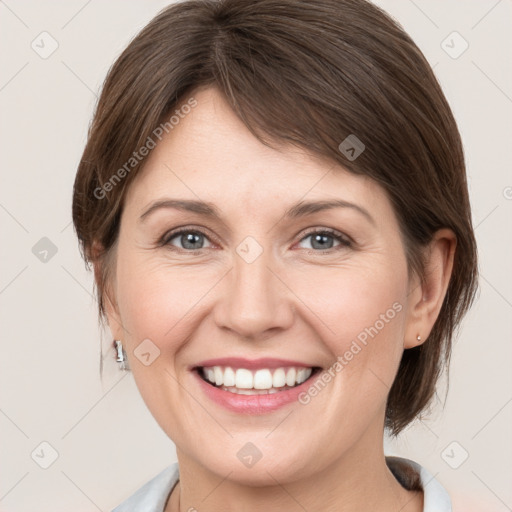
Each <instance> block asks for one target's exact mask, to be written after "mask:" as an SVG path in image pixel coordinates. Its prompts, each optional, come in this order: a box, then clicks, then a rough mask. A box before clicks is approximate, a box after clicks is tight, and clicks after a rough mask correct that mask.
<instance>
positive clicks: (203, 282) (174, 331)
mask: <svg viewBox="0 0 512 512" xmlns="http://www.w3.org/2000/svg"><path fill="white" fill-rule="evenodd" d="M117 270H118V279H117V283H118V284H117V295H118V303H119V309H120V313H121V317H122V320H123V324H124V327H125V330H126V331H127V337H128V338H129V339H130V340H131V344H132V346H133V348H134V347H135V345H136V344H137V343H140V341H142V340H143V339H145V338H149V339H151V340H152V341H154V343H155V344H157V345H158V346H160V348H164V347H162V345H163V344H164V343H165V345H166V346H165V350H167V351H169V350H171V351H173V350H174V351H175V350H177V349H178V348H179V345H180V344H181V343H182V342H183V340H185V339H186V336H187V332H186V331H187V325H188V328H190V325H189V324H190V319H191V318H192V316H195V315H196V314H197V312H198V311H200V310H201V306H202V304H203V302H204V298H205V297H206V295H207V294H208V291H209V290H210V289H211V288H212V286H213V285H214V284H215V282H216V280H218V276H217V274H215V272H214V270H212V269H210V270H208V271H206V270H204V269H203V270H200V269H199V268H197V269H194V268H183V267H181V266H180V265H179V264H176V263H173V264H169V263H168V262H166V261H165V260H163V259H162V258H144V257H141V256H140V255H134V256H133V257H132V258H126V259H125V260H124V261H122V262H119V264H118V269H117ZM214 274H215V275H214ZM174 340H175V341H174Z"/></svg>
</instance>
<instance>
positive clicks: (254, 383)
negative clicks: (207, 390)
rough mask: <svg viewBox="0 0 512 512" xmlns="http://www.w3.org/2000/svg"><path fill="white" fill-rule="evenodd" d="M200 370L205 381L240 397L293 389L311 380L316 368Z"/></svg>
mask: <svg viewBox="0 0 512 512" xmlns="http://www.w3.org/2000/svg"><path fill="white" fill-rule="evenodd" d="M198 370H199V374H200V376H201V377H202V378H203V379H204V380H206V381H207V382H209V383H210V384H212V385H214V386H216V387H218V388H220V389H222V390H223V391H228V392H230V393H237V394H239V395H265V394H272V393H278V392H281V391H286V390H288V389H293V388H294V387H296V386H298V385H300V384H302V383H303V382H305V381H306V380H307V379H309V377H310V376H311V375H312V373H313V370H314V368H304V367H295V366H292V367H281V368H275V369H270V368H260V369H257V370H249V369H247V368H232V367H230V366H225V367H223V366H209V367H201V368H199V369H198Z"/></svg>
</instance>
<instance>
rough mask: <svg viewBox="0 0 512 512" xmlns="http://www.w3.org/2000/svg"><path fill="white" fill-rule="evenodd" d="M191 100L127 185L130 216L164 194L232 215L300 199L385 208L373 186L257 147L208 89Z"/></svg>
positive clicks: (317, 162)
mask: <svg viewBox="0 0 512 512" xmlns="http://www.w3.org/2000/svg"><path fill="white" fill-rule="evenodd" d="M192 97H193V98H194V99H195V100H196V101H197V104H196V106H195V107H194V108H191V109H190V110H189V112H188V113H187V114H186V115H182V117H181V118H180V120H179V122H178V123H177V124H175V125H174V126H173V128H172V129H171V130H170V131H169V133H167V134H165V135H164V136H163V138H162V140H161V141H160V142H158V144H157V145H156V147H155V148H154V149H153V150H152V151H151V153H150V155H149V156H148V158H147V161H146V163H145V165H144V169H143V170H142V171H141V172H140V174H139V175H138V176H137V178H136V179H135V180H134V181H133V183H132V184H131V186H130V189H129V191H128V196H127V201H126V203H127V204H130V205H132V206H134V207H135V208H136V209H137V210H139V211H140V209H142V208H143V207H144V206H145V205H147V203H148V202H150V201H152V200H155V199H157V198H159V197H163V196H168V195H172V196H173V197H176V196H179V197H186V198H190V199H196V200H197V199H200V200H204V201H213V202H215V203H217V204H219V205H222V207H225V208H226V209H228V208H229V207H230V206H234V207H236V208H237V209H238V211H239V212H240V211H241V210H240V208H241V207H243V209H244V210H247V211H256V210H259V211H261V210H262V209H269V208H272V209H276V208H281V209H285V208H287V206H288V205H289V204H292V203H296V202H297V201H299V200H301V199H302V200H330V199H343V200H345V201H351V202H355V203H359V204H366V205H367V206H372V205H373V209H375V208H376V207H378V206H380V207H384V208H386V207H387V208H390V205H389V203H388V204H386V202H387V198H386V197H385V194H384V191H383V190H382V189H381V187H380V186H379V185H377V184H376V183H375V182H374V181H373V180H371V179H369V178H367V177H365V176H359V175H357V176H356V175H354V174H352V173H350V172H348V171H347V170H345V169H344V168H343V167H342V166H341V165H339V164H337V163H335V162H333V161H330V160H328V159H327V158H323V157H321V156H318V155H313V154H311V153H309V152H307V151H306V150H304V149H302V148H298V147H295V146H292V145H283V144H275V143H273V145H275V148H269V147H268V146H266V145H264V144H263V143H261V141H259V140H258V139H257V138H256V137H255V136H254V135H253V134H252V133H251V132H250V131H249V130H248V128H247V127H246V126H245V125H244V124H243V123H242V121H241V120H240V119H239V118H238V117H237V116H236V115H235V113H234V112H233V111H232V109H231V108H230V107H229V105H228V104H227V103H226V102H225V100H224V99H223V97H222V95H221V94H220V93H218V92H217V90H216V89H214V88H211V89H203V90H200V91H198V92H196V93H194V94H192ZM187 99H188V98H185V100H184V101H185V102H186V101H187Z"/></svg>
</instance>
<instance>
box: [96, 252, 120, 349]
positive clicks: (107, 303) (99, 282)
mask: <svg viewBox="0 0 512 512" xmlns="http://www.w3.org/2000/svg"><path fill="white" fill-rule="evenodd" d="M91 254H92V258H93V260H92V261H93V266H94V279H95V281H96V286H97V288H98V289H103V308H104V310H105V315H106V317H107V322H108V326H109V329H110V332H111V334H112V337H113V339H115V340H122V339H123V333H124V331H123V328H122V324H121V318H120V315H119V308H118V306H117V302H116V297H115V292H114V289H115V286H114V285H115V283H114V282H113V279H115V278H114V277H113V275H115V273H112V277H111V278H110V279H109V280H108V281H106V280H105V275H104V272H103V266H104V265H105V264H107V263H106V261H105V257H104V256H103V246H102V245H101V244H100V243H99V242H93V244H92V249H91Z"/></svg>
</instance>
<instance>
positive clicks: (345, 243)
mask: <svg viewBox="0 0 512 512" xmlns="http://www.w3.org/2000/svg"><path fill="white" fill-rule="evenodd" d="M187 233H193V234H196V235H202V236H204V237H205V238H207V239H208V240H209V241H210V242H211V240H210V237H209V236H208V235H207V234H206V233H205V232H203V231H201V230H198V229H193V228H187V227H185V228H181V229H178V230H177V231H171V232H168V233H166V234H165V235H164V236H163V237H162V238H161V239H160V241H159V243H158V245H159V246H168V247H169V248H171V250H175V251H177V252H181V253H193V254H195V253H197V252H198V251H202V250H203V249H195V250H194V249H182V248H180V247H174V246H172V245H171V244H170V241H171V240H173V239H174V238H176V237H178V236H179V235H183V234H187ZM316 234H319V235H329V236H332V237H333V238H335V239H336V240H337V241H338V242H340V245H338V246H337V247H331V248H330V249H325V250H321V249H318V250H315V249H307V250H308V251H313V252H317V253H319V254H331V253H333V252H336V251H338V250H341V249H347V248H351V247H352V246H353V242H352V240H351V239H350V238H349V237H348V236H346V235H344V234H343V233H340V232H339V231H336V230H335V229H331V228H322V229H317V228H313V229H311V230H310V231H307V232H306V233H304V234H303V236H302V237H301V239H300V240H299V242H302V241H303V240H304V239H306V238H308V237H309V236H311V235H316ZM215 243H217V242H215ZM206 249H208V248H207V247H206Z"/></svg>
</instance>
